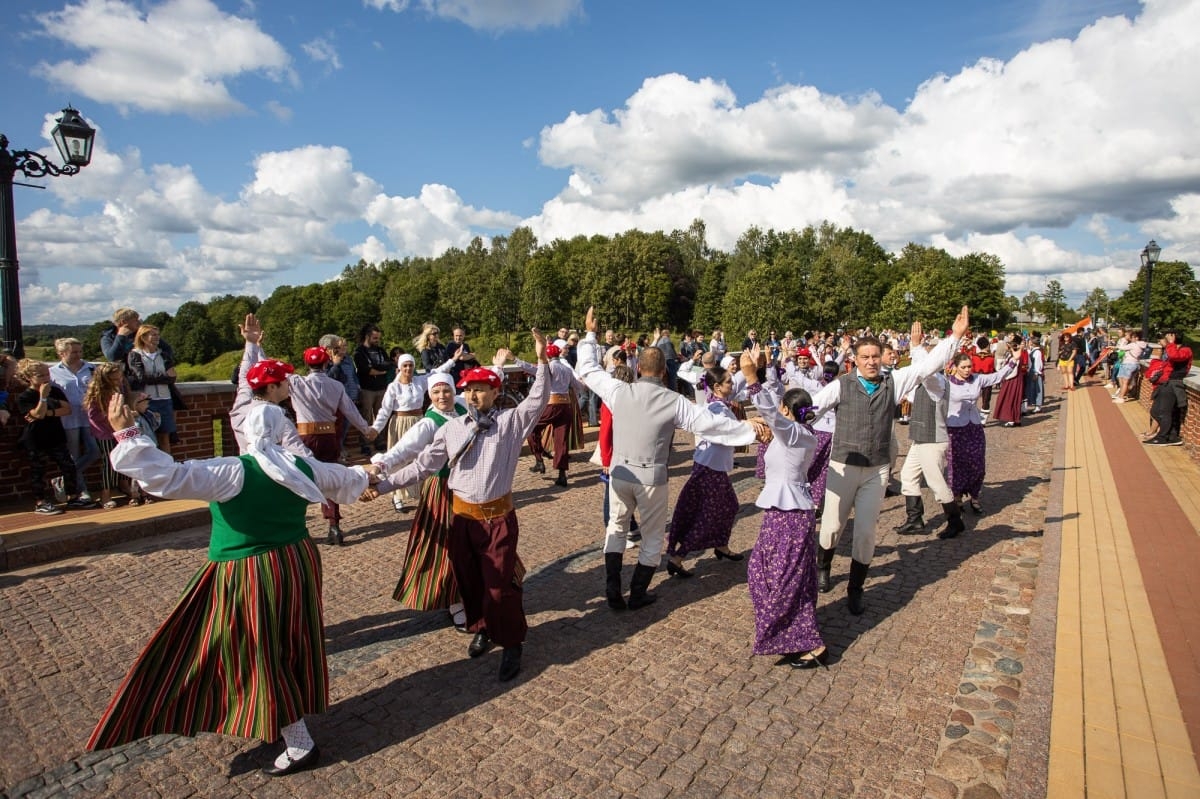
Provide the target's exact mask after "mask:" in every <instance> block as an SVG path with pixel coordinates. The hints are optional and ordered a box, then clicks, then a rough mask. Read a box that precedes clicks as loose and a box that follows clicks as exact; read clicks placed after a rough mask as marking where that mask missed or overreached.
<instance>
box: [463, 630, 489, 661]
mask: <svg viewBox="0 0 1200 799" xmlns="http://www.w3.org/2000/svg"><path fill="white" fill-rule="evenodd" d="M493 646H495V644H493V643H492V639H491V638H488V634H487V633H475V637H474V638H472V639H471V643H470V645H469V646H467V654H468V655H470V656H471V657H473V658H477V657H479V656H480V655H482V654H484V653H486V652H487V651H488V650H490V649H491V648H492V647H493Z"/></svg>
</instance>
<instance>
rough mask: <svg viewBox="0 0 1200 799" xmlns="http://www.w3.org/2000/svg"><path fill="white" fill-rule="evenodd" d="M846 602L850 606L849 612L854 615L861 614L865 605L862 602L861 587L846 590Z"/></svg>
mask: <svg viewBox="0 0 1200 799" xmlns="http://www.w3.org/2000/svg"><path fill="white" fill-rule="evenodd" d="M846 604H847V605H848V606H849V607H850V612H851V613H852V614H854V615H855V616H861V615H863V611H865V610H866V609H867V608H866V605H865V604H863V589H861V588H850V589H847V591H846Z"/></svg>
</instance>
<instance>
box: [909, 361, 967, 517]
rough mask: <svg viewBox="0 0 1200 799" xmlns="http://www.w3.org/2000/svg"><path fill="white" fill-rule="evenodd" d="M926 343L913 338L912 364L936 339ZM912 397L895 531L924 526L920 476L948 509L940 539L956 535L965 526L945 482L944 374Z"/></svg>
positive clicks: (947, 441) (947, 442) (926, 382)
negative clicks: (899, 518)
mask: <svg viewBox="0 0 1200 799" xmlns="http://www.w3.org/2000/svg"><path fill="white" fill-rule="evenodd" d="M923 343H924V345H925V346H922V342H920V341H918V340H917V339H913V342H912V359H913V363H918V362H919V361H921V360H923V359H925V358H928V357H929V349H928V348H931V347H932V344H933V342H932V341H931V340H929V339H926V340H925V342H923ZM911 396H912V411H911V415H910V416H909V427H908V437H909V440H910V441H911V442H912V443H911V446H909V448H908V455H907V457H905V459H904V466H903V467H901V469H900V493H901V494H903V495H904V510H905V514H906V518H905V519H904V524H902V525H900V526H899V527H897V528H896V532H897V533H919V532H922V531H923V530H924V529H925V503H924V502H922V501H921V478H922V477H924V478H925V482H926V483H927V484H928V485H929V488H930V490H931V491H933V497H934V499H936V500H937V501H938V502H939V503H941V505H942V509H943V510H945V512H946V529H945V530H943V531H942V532H940V533H938V538H954V536H956V535H958V534H959V533H961V532H962V531H963V530H965V529H966V526H965V525H964V524H963V520H962V506H961V505H959V503H958V500H957V498H956V497H955V496H954V492H952V491H951V490H950V484H949V483H947V482H946V454H947V452H948V451H949V449H950V437H949V435H948V434H947V433H946V407H947V388H946V378H945V377H944V376H942V375H941V374H936V375H933V376H931V377H927V378H925V380H924V382H922V383H921V385H919V386H917V387H916V388H915V389H914V390H913V393H912V395H911Z"/></svg>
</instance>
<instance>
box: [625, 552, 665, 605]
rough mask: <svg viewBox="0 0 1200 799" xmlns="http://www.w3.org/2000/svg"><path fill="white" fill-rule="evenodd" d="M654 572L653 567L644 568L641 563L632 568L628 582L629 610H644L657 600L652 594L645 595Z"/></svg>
mask: <svg viewBox="0 0 1200 799" xmlns="http://www.w3.org/2000/svg"><path fill="white" fill-rule="evenodd" d="M654 571H655V569H654V567H653V566H645V565H643V564H641V563H639V564H638V565H637V566H634V567H633V577H631V578H630V580H629V609H630V610H637V609H638V608H644V607H646V606H647V605H649V604H651V603H653V602H654V600H656V599H658V597H657V596H655V595H654V594H647V593H646V589H647V588H649V587H650V578H651V577H653V576H654Z"/></svg>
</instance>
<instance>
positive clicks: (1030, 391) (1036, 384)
mask: <svg viewBox="0 0 1200 799" xmlns="http://www.w3.org/2000/svg"><path fill="white" fill-rule="evenodd" d="M1043 388H1044V386H1043V382H1042V376H1041V375H1035V374H1033V373H1032V372H1029V373H1028V374H1026V375H1025V401H1026V402H1028V403H1029V404H1030V405H1032V406H1034V407H1035V408H1040V407H1042V400H1043V399H1044V398H1043V396H1042V391H1043Z"/></svg>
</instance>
